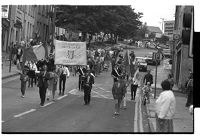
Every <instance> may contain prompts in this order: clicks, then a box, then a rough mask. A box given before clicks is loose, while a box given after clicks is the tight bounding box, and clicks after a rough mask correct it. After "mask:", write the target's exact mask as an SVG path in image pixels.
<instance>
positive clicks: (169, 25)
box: [164, 20, 175, 40]
mask: <svg viewBox="0 0 200 136" xmlns="http://www.w3.org/2000/svg"><path fill="white" fill-rule="evenodd" d="M174 22H175V21H174V20H173V21H164V35H165V36H168V37H169V38H170V39H171V40H172V39H173V32H174Z"/></svg>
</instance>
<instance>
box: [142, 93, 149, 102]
mask: <svg viewBox="0 0 200 136" xmlns="http://www.w3.org/2000/svg"><path fill="white" fill-rule="evenodd" d="M147 100H148V92H145V93H144V95H143V99H142V103H143V105H146V103H147Z"/></svg>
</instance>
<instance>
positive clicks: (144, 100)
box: [143, 97, 146, 105]
mask: <svg viewBox="0 0 200 136" xmlns="http://www.w3.org/2000/svg"><path fill="white" fill-rule="evenodd" d="M143 105H146V97H144V98H143Z"/></svg>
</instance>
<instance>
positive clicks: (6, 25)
mask: <svg viewBox="0 0 200 136" xmlns="http://www.w3.org/2000/svg"><path fill="white" fill-rule="evenodd" d="M1 8H2V9H1V11H2V35H1V45H2V51H3V52H7V50H8V46H7V45H8V41H9V29H10V14H9V13H10V12H9V11H10V7H9V6H8V5H2V7H1Z"/></svg>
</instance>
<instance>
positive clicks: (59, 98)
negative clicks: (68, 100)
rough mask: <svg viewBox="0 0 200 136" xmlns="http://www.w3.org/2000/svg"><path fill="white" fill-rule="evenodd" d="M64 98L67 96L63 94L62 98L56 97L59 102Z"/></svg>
mask: <svg viewBox="0 0 200 136" xmlns="http://www.w3.org/2000/svg"><path fill="white" fill-rule="evenodd" d="M66 96H68V95H67V94H65V95H63V96H61V97H58V98H57V100H61V99H63V98H64V97H66Z"/></svg>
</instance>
